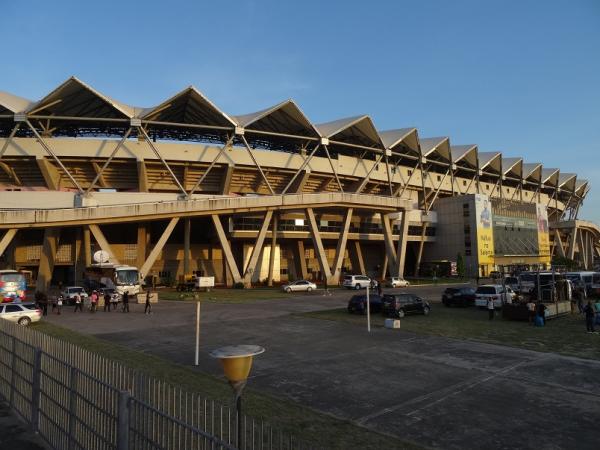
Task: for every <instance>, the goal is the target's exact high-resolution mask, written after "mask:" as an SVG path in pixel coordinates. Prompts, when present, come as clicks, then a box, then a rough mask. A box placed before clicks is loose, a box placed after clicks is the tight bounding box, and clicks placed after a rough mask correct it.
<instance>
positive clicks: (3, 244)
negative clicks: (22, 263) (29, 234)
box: [0, 228, 17, 256]
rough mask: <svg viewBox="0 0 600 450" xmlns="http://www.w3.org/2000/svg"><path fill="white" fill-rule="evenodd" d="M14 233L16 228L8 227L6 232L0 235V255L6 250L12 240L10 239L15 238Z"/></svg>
mask: <svg viewBox="0 0 600 450" xmlns="http://www.w3.org/2000/svg"><path fill="white" fill-rule="evenodd" d="M16 234H17V229H16V228H10V229H8V230H6V233H4V236H2V239H0V256H2V255H3V254H4V252H5V251H6V249H7V248H8V246H9V245H10V243H11V242H12V240H13V239H14V238H15V235H16Z"/></svg>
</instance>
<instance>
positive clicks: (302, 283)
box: [281, 280, 317, 294]
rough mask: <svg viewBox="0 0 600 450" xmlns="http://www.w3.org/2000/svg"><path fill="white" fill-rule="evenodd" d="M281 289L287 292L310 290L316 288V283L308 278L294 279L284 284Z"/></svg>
mask: <svg viewBox="0 0 600 450" xmlns="http://www.w3.org/2000/svg"><path fill="white" fill-rule="evenodd" d="M281 289H282V290H283V291H285V292H287V293H288V294H289V293H290V292H311V291H314V290H315V289H317V285H316V284H315V283H313V282H312V281H308V280H296V281H292V282H291V283H287V284H284V285H283V286H281Z"/></svg>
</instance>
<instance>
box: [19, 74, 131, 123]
mask: <svg viewBox="0 0 600 450" xmlns="http://www.w3.org/2000/svg"><path fill="white" fill-rule="evenodd" d="M25 112H26V113H27V114H29V115H42V116H59V117H82V118H98V119H100V118H102V119H106V118H111V119H131V118H132V117H134V116H135V113H136V109H135V108H133V107H131V106H127V105H125V104H123V103H120V102H117V101H116V100H113V99H111V98H110V97H107V96H106V95H103V94H101V93H100V92H98V91H96V90H95V89H94V88H92V87H91V86H88V85H87V84H85V83H84V82H83V81H81V80H79V79H77V78H75V77H71V78H69V79H68V80H67V81H65V82H64V83H62V84H61V85H60V86H58V87H57V88H56V89H54V90H53V91H52V92H50V93H49V94H48V95H46V96H45V97H44V98H43V99H41V100H40V101H39V102H37V103H35V104H33V105H32V106H30V107H29V108H28V109H27V110H26V111H25Z"/></svg>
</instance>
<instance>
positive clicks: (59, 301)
mask: <svg viewBox="0 0 600 450" xmlns="http://www.w3.org/2000/svg"><path fill="white" fill-rule="evenodd" d="M62 305H63V296H62V295H59V296H58V299H57V300H56V309H57V310H58V315H59V316H60V311H61V310H62Z"/></svg>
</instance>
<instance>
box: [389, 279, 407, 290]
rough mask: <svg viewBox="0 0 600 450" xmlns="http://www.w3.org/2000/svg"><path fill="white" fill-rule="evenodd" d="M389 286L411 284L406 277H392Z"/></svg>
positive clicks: (395, 286)
mask: <svg viewBox="0 0 600 450" xmlns="http://www.w3.org/2000/svg"><path fill="white" fill-rule="evenodd" d="M388 286H389V287H393V288H397V287H408V286H410V283H409V282H408V281H406V280H405V279H404V278H398V277H392V278H390V281H388Z"/></svg>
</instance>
